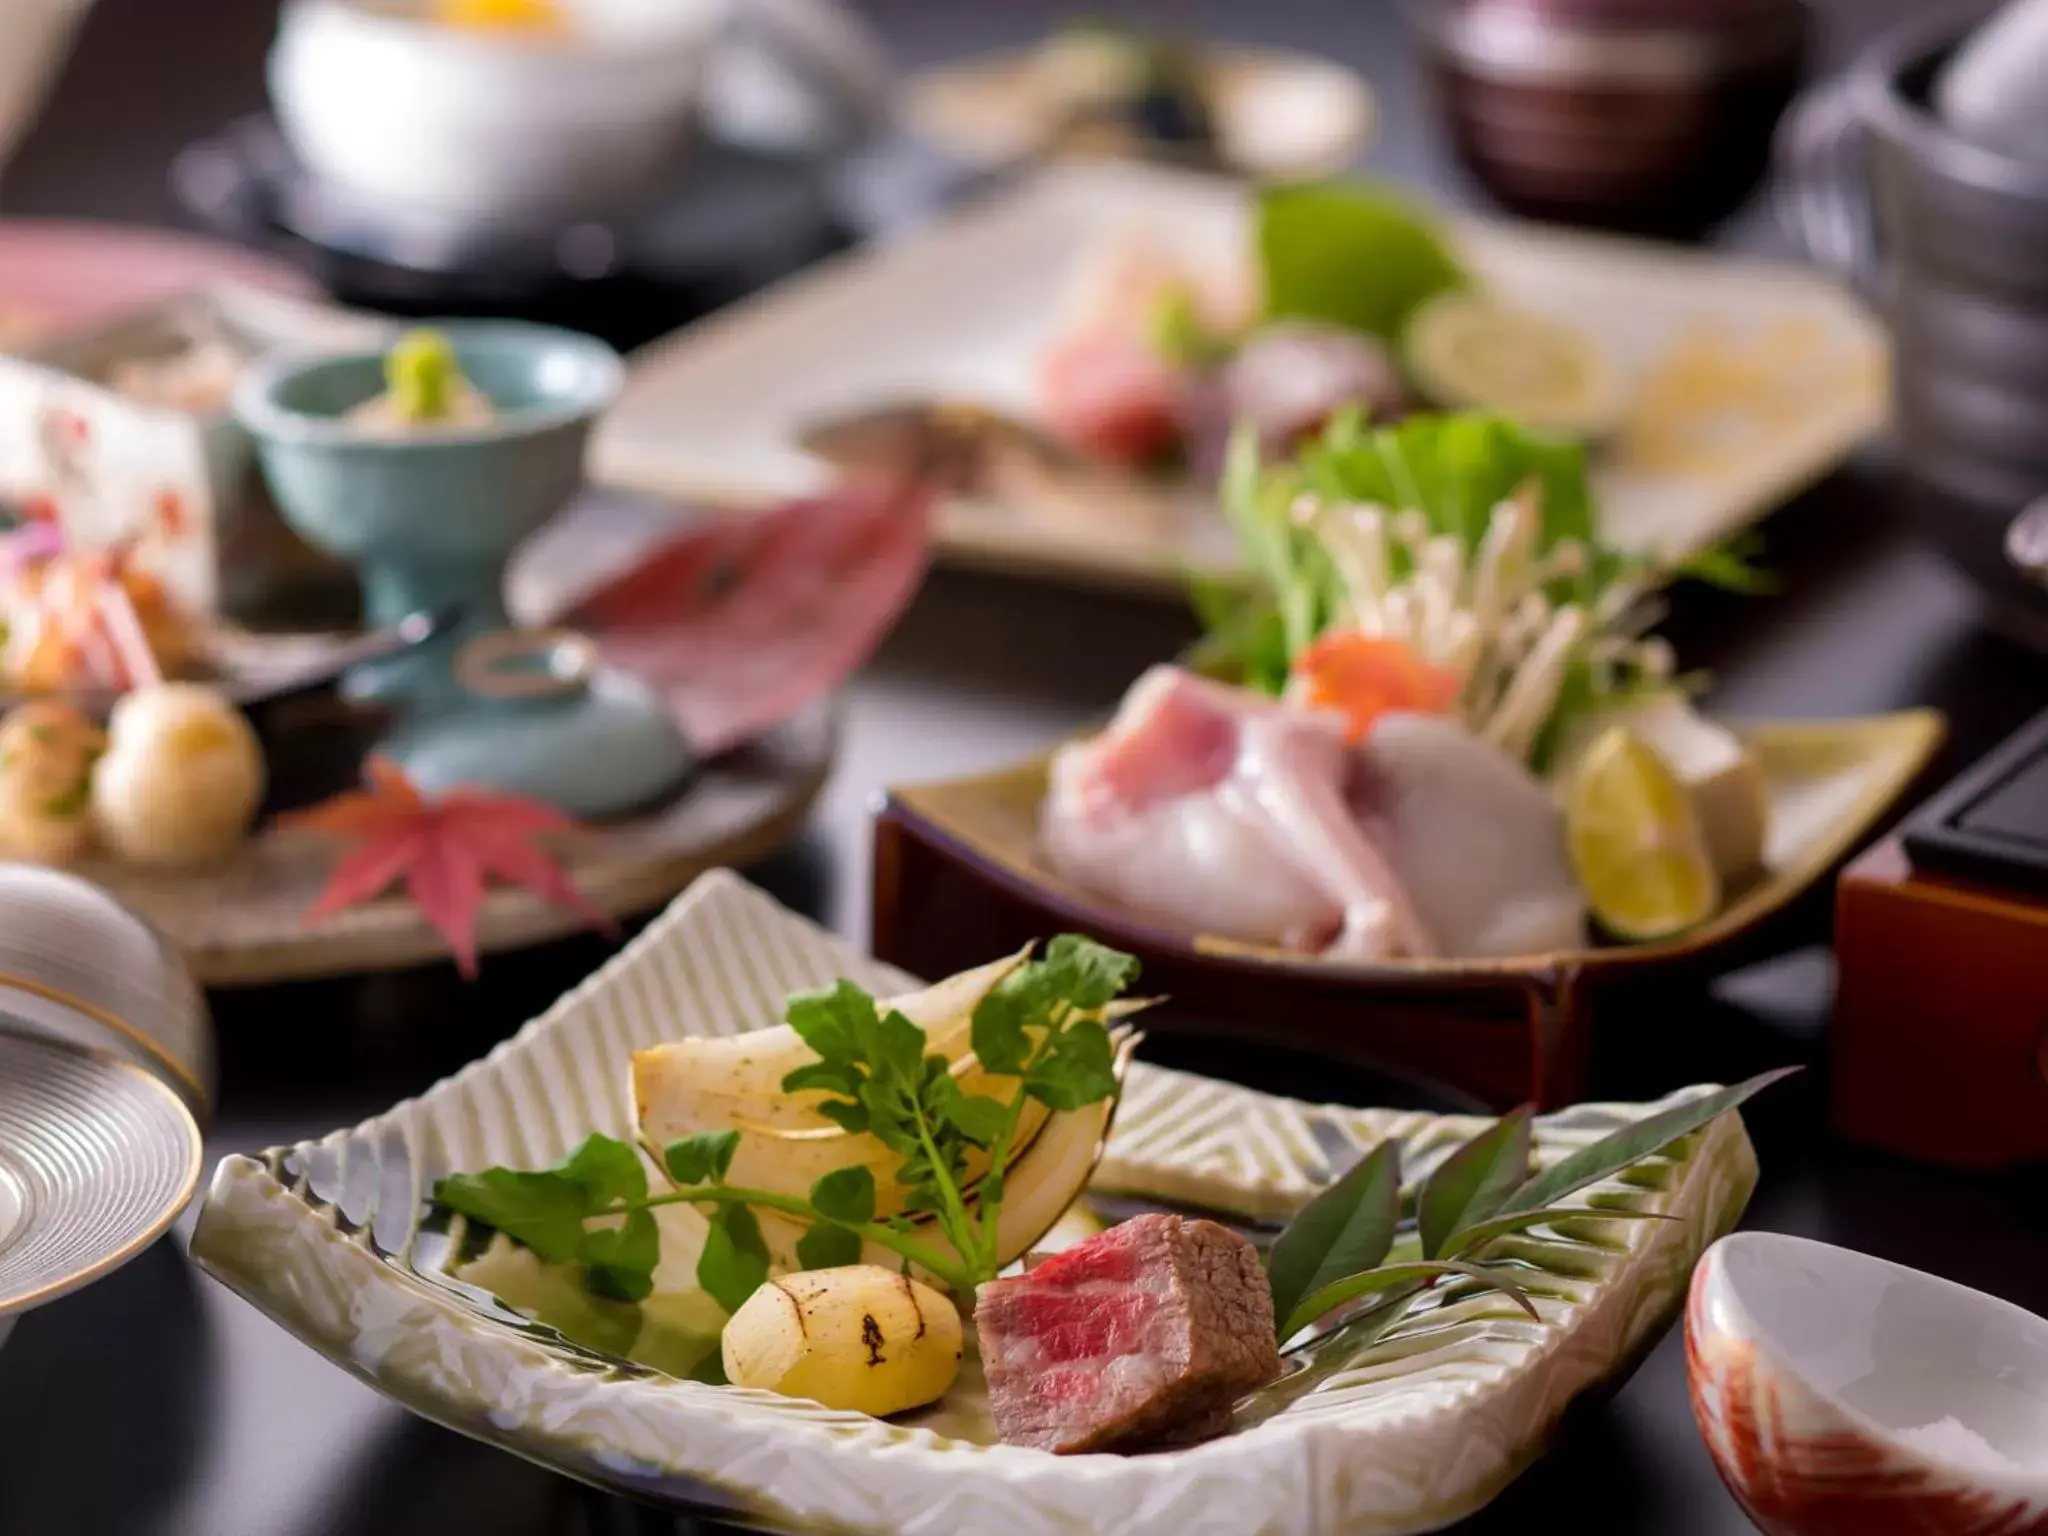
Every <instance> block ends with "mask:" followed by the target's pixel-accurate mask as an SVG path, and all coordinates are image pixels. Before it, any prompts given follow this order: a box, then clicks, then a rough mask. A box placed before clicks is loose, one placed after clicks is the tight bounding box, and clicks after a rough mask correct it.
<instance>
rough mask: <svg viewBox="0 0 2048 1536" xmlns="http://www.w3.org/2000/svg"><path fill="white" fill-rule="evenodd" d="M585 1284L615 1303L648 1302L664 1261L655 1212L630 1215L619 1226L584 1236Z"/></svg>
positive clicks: (601, 1228) (598, 1230)
mask: <svg viewBox="0 0 2048 1536" xmlns="http://www.w3.org/2000/svg"><path fill="white" fill-rule="evenodd" d="M581 1256H582V1259H583V1283H584V1284H585V1285H587V1286H588V1287H589V1288H590V1289H591V1290H593V1291H595V1292H596V1293H597V1294H598V1295H600V1296H608V1297H610V1298H611V1299H612V1300H613V1301H645V1300H646V1299H647V1298H648V1297H649V1296H650V1295H652V1294H653V1292H654V1267H655V1265H657V1264H659V1263H660V1262H661V1229H660V1228H659V1227H657V1226H656V1225H655V1222H654V1212H652V1211H650V1210H647V1209H645V1208H644V1207H643V1208H642V1209H640V1210H637V1211H634V1212H632V1213H631V1214H629V1215H628V1216H627V1217H626V1219H625V1221H623V1222H622V1223H620V1224H619V1225H618V1226H616V1227H598V1228H596V1229H594V1230H592V1231H588V1232H585V1233H584V1234H583V1244H582V1254H581Z"/></svg>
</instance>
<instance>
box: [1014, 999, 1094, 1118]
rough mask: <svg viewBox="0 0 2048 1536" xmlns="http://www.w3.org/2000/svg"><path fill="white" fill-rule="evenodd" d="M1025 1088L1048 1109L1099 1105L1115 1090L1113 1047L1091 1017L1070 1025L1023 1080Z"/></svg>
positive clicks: (1054, 1038)
mask: <svg viewBox="0 0 2048 1536" xmlns="http://www.w3.org/2000/svg"><path fill="white" fill-rule="evenodd" d="M1024 1091H1025V1092H1026V1093H1028V1094H1030V1095H1031V1097H1033V1098H1034V1099H1037V1100H1038V1101H1039V1102H1040V1103H1041V1104H1043V1105H1045V1106H1046V1107H1047V1108H1048V1109H1056V1110H1065V1109H1079V1108H1081V1107H1082V1106H1083V1105H1085V1104H1099V1103H1100V1102H1101V1101H1102V1100H1104V1099H1106V1098H1109V1097H1111V1096H1112V1095H1113V1094H1115V1092H1116V1047H1115V1046H1114V1045H1113V1044H1112V1043H1111V1042H1110V1038H1109V1031H1108V1030H1106V1029H1104V1028H1103V1027H1102V1025H1100V1024H1098V1023H1096V1022H1095V1020H1093V1019H1081V1020H1079V1021H1077V1022H1075V1023H1073V1024H1069V1025H1068V1026H1067V1027H1066V1028H1065V1029H1063V1030H1061V1031H1060V1032H1059V1033H1058V1034H1057V1035H1055V1036H1054V1037H1053V1039H1052V1041H1051V1043H1050V1045H1049V1046H1048V1047H1047V1049H1046V1052H1045V1055H1044V1056H1043V1057H1042V1058H1041V1059H1040V1060H1039V1061H1038V1062H1037V1064H1036V1065H1034V1066H1033V1067H1032V1069H1031V1072H1030V1075H1029V1076H1028V1077H1026V1078H1025V1079H1024Z"/></svg>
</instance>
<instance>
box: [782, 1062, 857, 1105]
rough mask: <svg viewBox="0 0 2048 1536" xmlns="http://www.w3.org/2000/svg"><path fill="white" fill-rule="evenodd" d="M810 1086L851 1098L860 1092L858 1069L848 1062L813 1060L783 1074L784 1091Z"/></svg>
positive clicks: (799, 1089)
mask: <svg viewBox="0 0 2048 1536" xmlns="http://www.w3.org/2000/svg"><path fill="white" fill-rule="evenodd" d="M811 1088H823V1089H825V1090H826V1091H827V1092H831V1093H843V1094H845V1095H846V1096H847V1097H848V1098H852V1097H854V1096H855V1095H856V1094H858V1093H859V1092H860V1069H859V1068H858V1067H856V1066H854V1065H852V1064H851V1063H850V1062H840V1061H813V1062H808V1063H806V1064H805V1065H803V1066H801V1067H798V1068H797V1069H796V1070H795V1071H794V1072H786V1073H784V1074H783V1078H782V1091H783V1092H784V1093H802V1092H804V1091H805V1090H806V1089H811Z"/></svg>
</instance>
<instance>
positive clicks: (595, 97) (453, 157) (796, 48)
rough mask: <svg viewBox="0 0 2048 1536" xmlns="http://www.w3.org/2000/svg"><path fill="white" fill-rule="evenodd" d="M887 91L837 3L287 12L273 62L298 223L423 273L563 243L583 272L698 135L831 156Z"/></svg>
mask: <svg viewBox="0 0 2048 1536" xmlns="http://www.w3.org/2000/svg"><path fill="white" fill-rule="evenodd" d="M883 78H884V70H883V66H882V65H881V64H880V62H879V57H878V56H877V55H875V54H874V53H873V51H872V49H871V48H870V47H869V46H868V44H867V42H866V38H865V33H864V32H863V31H862V29H861V28H860V26H859V25H858V23H856V22H855V21H854V20H853V19H852V18H851V17H850V16H848V15H847V14H846V13H844V12H842V11H841V10H840V9H839V8H838V7H837V6H836V5H835V4H833V3H832V0H775V3H772V4H744V5H734V4H729V3H727V0H442V3H439V4H427V3H424V0H415V3H409V4H397V3H394V4H376V3H373V0H292V3H291V4H289V5H287V6H286V7H285V10H284V13H283V16H282V19H281V21H280V24H279V28H278V35H277V40H276V43H275V44H274V46H273V48H272V50H271V56H270V70H269V83H270V98H271V107H272V111H273V112H274V114H275V116H276V120H277V124H278V127H279V129H280V130H281V133H282V136H283V141H284V145H285V146H286V148H287V150H288V153H289V155H290V157H291V160H292V161H293V162H294V163H295V164H296V165H297V166H298V167H300V168H302V170H303V173H304V177H305V184H303V185H301V186H298V187H296V188H295V189H294V191H293V193H292V198H291V203H292V208H293V222H294V223H295V224H297V225H298V226H299V227H301V228H302V229H310V228H320V227H324V228H326V229H328V230H332V231H341V232H352V233H350V234H348V235H347V238H349V239H350V240H352V242H353V243H354V244H356V245H358V246H361V245H363V244H364V243H365V242H366V240H370V239H374V240H375V242H376V243H377V244H380V245H381V246H383V247H384V248H385V250H386V251H388V253H389V254H390V255H391V256H393V257H394V258H395V259H397V260H398V261H399V262H400V263H401V264H403V265H408V266H417V267H429V268H432V267H442V268H446V267H448V266H451V265H458V264H461V263H463V262H464V261H474V260H477V259H479V258H480V257H481V256H485V255H488V254H489V253H491V252H504V251H508V250H515V251H516V250H518V249H520V248H522V247H523V248H527V249H533V248H536V247H545V246H547V245H550V244H553V243H556V242H559V241H560V240H562V239H565V238H567V239H569V240H571V241H572V242H576V243H575V244H572V246H571V249H570V251H569V252H568V253H567V257H568V260H569V263H570V265H571V267H572V268H574V267H577V266H581V267H582V268H584V269H585V270H586V271H587V270H588V269H589V268H590V267H592V266H593V265H597V264H600V263H601V261H602V254H601V253H600V252H598V251H597V250H596V249H595V248H594V243H595V242H596V241H598V240H599V239H600V236H599V235H598V234H595V233H591V232H589V230H590V229H595V230H599V231H602V230H606V229H611V228H615V227H617V226H619V225H621V224H622V223H625V224H630V223H634V222H637V221H638V220H639V219H640V218H642V217H643V216H645V215H646V214H647V213H648V211H649V210H650V209H652V208H654V207H655V206H657V205H658V204H659V203H660V202H661V201H662V200H663V198H664V197H665V195H666V194H668V193H669V192H670V191H671V189H673V188H674V187H675V186H676V185H677V183H678V181H679V179H680V178H681V177H682V176H684V175H685V174H686V173H687V171H688V168H689V166H690V164H691V162H692V161H693V160H694V159H695V157H696V155H697V153H698V152H699V151H698V148H697V145H698V142H699V140H700V139H701V138H703V137H704V136H705V135H706V134H707V133H709V134H711V135H714V136H717V137H719V138H720V139H722V140H723V141H724V142H726V143H728V144H739V145H742V146H744V147H746V148H747V149H749V150H751V151H753V152H756V153H762V154H767V155H771V156H773V155H782V156H789V157H793V158H796V159H810V160H818V159H833V158H837V157H840V156H843V155H845V154H847V153H849V152H850V151H851V150H853V149H854V148H856V147H857V146H858V145H859V144H860V143H861V142H862V141H863V140H864V139H865V138H866V136H867V135H868V134H869V133H870V132H871V131H872V129H873V128H874V126H875V125H876V123H877V122H878V121H879V120H880V117H881V113H882V110H883V108H882V94H881V93H882V80H883ZM366 101H375V102H377V103H379V107H378V110H376V111H374V112H367V111H364V110H363V104H364V103H365V102H366ZM587 227H588V228H587ZM578 232H581V233H578Z"/></svg>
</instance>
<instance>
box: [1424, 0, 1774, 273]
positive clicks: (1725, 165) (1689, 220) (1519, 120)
mask: <svg viewBox="0 0 2048 1536" xmlns="http://www.w3.org/2000/svg"><path fill="white" fill-rule="evenodd" d="M1409 14H1410V16H1411V18H1412V20H1413V24H1414V26H1415V28H1416V31H1417V34H1418V36H1419V37H1420V39H1421V42H1422V45H1423V49H1424V53H1425V56H1426V58H1427V60H1428V62H1429V65H1430V67H1431V70H1432V72H1433V74H1434V76H1435V81H1436V85H1437V91H1438V95H1439V97H1440V104H1441V109H1442V114H1443V117H1444V120H1445V122H1446V125H1447V126H1448V128H1449V131H1450V137H1451V142H1452V144H1453V146H1454V147H1455V148H1456V150H1457V152H1458V156H1459V158H1460V159H1461V160H1462V161H1463V162H1464V164H1465V166H1466V168H1467V169H1468V170H1470V171H1471V172H1472V173H1473V175H1475V176H1476V177H1477V178H1478V179H1479V181H1480V182H1481V184H1482V185H1484V186H1485V188H1486V189H1487V190H1488V191H1489V192H1491V193H1492V194H1493V196H1494V197H1495V198H1497V199H1498V200H1499V201H1500V202H1501V203H1502V204H1503V205H1504V206H1506V207H1508V208H1510V209H1512V210H1513V211H1515V212H1517V213H1522V214H1527V215H1529V216H1531V217H1533V218H1542V219H1559V220H1564V221H1567V222H1571V223H1583V224H1592V225H1600V226H1606V227H1612V228H1617V229H1626V230H1633V231H1639V232H1644V233H1655V234H1662V235H1694V234H1698V233H1699V232H1701V231H1703V230H1705V229H1706V228H1707V227H1708V226H1710V225H1712V224H1714V223H1715V222H1717V221H1718V220H1720V219H1722V218H1725V217H1726V216H1727V215H1728V214H1730V213H1732V212H1733V211H1734V210H1735V209H1736V208H1737V207H1738V206H1739V205H1740V204H1741V203H1742V202H1743V201H1744V200H1745V199H1746V198H1747V197H1748V196H1749V194H1750V193H1751V192H1752V191H1754V190H1755V188H1756V186H1757V184H1758V183H1759V182H1760V181H1761V180H1762V179H1763V176H1764V172H1765V170H1766V168H1767V166H1768V164H1769V160H1770V145H1771V134H1772V131H1773V129H1774V128H1775V126H1776V124H1777V120H1778V117H1779V115H1780V114H1781V113H1782V112H1783V111H1784V109H1785V106H1786V104H1787V103H1788V102H1789V101H1790V100H1791V99H1792V96H1793V93H1794V92H1795V91H1796V90H1797V89H1798V87H1799V82H1800V78H1801V75H1802V73H1803V71H1804V68H1805V64H1806V55H1807V34H1808V29H1809V22H1808V14H1807V9H1806V5H1805V0H1410V6H1409Z"/></svg>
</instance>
